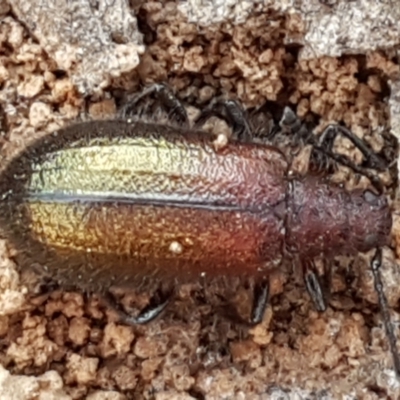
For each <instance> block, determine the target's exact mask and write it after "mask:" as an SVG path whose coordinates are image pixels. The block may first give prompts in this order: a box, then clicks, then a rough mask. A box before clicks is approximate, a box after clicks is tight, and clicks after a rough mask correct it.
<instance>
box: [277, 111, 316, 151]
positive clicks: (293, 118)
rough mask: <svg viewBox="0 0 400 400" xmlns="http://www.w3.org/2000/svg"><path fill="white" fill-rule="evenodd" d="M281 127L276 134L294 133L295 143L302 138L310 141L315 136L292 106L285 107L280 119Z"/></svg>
mask: <svg viewBox="0 0 400 400" xmlns="http://www.w3.org/2000/svg"><path fill="white" fill-rule="evenodd" d="M279 127H280V129H277V130H276V131H275V134H277V133H290V134H292V135H293V139H294V141H295V144H297V143H298V142H299V141H301V140H303V141H305V142H309V141H310V138H312V137H313V135H312V132H311V131H310V130H309V129H308V128H307V126H306V125H305V124H304V123H302V122H301V120H300V118H299V117H298V116H297V115H296V113H295V112H294V111H293V110H292V109H291V108H290V107H285V108H284V109H283V114H282V117H281V120H280V121H279Z"/></svg>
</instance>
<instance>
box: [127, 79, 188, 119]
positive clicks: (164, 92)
mask: <svg viewBox="0 0 400 400" xmlns="http://www.w3.org/2000/svg"><path fill="white" fill-rule="evenodd" d="M150 96H154V97H155V99H156V100H157V101H158V102H159V103H160V104H161V106H162V107H163V108H164V110H165V111H166V112H168V115H169V117H171V118H173V119H174V120H175V121H177V122H179V123H181V124H184V125H188V124H189V119H188V116H187V112H186V109H185V107H184V105H183V104H182V102H181V101H180V100H179V99H178V98H177V97H176V96H175V94H174V93H173V91H172V90H171V89H170V88H169V87H168V86H167V85H164V84H161V83H156V84H154V85H151V86H148V87H147V88H145V89H144V90H142V91H141V92H140V93H138V94H136V95H135V96H133V97H132V98H130V99H129V101H128V102H127V103H126V104H125V105H124V106H123V107H122V108H121V111H120V114H121V116H122V117H123V118H129V117H131V116H133V115H135V111H137V107H138V104H139V103H140V102H141V101H142V100H144V99H146V98H148V97H150Z"/></svg>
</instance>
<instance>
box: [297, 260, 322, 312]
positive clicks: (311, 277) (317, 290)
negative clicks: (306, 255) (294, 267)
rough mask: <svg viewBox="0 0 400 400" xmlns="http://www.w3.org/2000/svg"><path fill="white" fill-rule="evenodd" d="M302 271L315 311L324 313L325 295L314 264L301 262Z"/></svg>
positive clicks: (309, 261)
mask: <svg viewBox="0 0 400 400" xmlns="http://www.w3.org/2000/svg"><path fill="white" fill-rule="evenodd" d="M303 269H304V282H305V285H306V288H307V291H308V293H309V295H310V297H311V300H312V301H313V302H314V305H315V308H316V309H317V311H325V310H326V308H327V303H326V299H325V293H324V289H323V285H322V284H321V281H320V276H319V274H318V272H317V270H316V268H315V265H314V262H313V261H311V260H308V261H306V262H303Z"/></svg>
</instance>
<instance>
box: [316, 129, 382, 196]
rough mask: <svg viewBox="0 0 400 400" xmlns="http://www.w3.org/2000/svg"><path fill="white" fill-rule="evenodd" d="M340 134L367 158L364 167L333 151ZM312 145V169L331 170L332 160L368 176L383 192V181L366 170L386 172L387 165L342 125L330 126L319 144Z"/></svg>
mask: <svg viewBox="0 0 400 400" xmlns="http://www.w3.org/2000/svg"><path fill="white" fill-rule="evenodd" d="M339 134H341V135H343V136H344V137H345V138H347V139H349V140H350V141H351V142H352V143H353V144H354V145H355V147H356V148H358V149H359V150H360V151H361V153H362V154H363V156H364V158H365V161H364V163H363V166H358V165H356V164H354V163H353V162H352V161H351V160H350V159H349V158H348V157H347V156H345V155H343V154H338V153H335V152H334V151H333V144H334V142H335V139H336V138H337V136H338V135H339ZM311 144H312V145H313V151H312V153H311V157H310V165H311V166H312V167H313V168H312V169H319V170H320V169H321V167H322V169H329V168H330V167H331V166H332V162H331V161H330V160H333V161H335V162H337V163H339V164H342V165H344V166H346V167H348V168H350V169H352V170H353V171H354V172H356V173H359V174H360V175H364V176H366V177H367V178H368V179H369V180H370V181H371V183H372V184H373V185H374V186H375V187H376V189H377V190H378V191H379V192H380V193H381V192H382V191H383V185H382V182H381V180H380V179H379V178H378V177H377V176H376V175H375V174H372V173H371V172H369V171H368V170H366V168H372V169H376V170H378V171H384V170H385V169H387V168H388V166H387V164H386V163H385V161H384V160H383V159H381V158H380V157H379V156H378V155H377V154H376V153H375V152H374V151H373V150H372V149H371V148H370V147H369V146H368V145H367V143H365V142H364V141H363V140H361V139H360V138H358V137H357V136H356V135H354V134H353V133H352V132H350V131H349V130H348V129H347V128H345V127H343V126H340V125H329V126H328V127H327V128H326V129H325V130H324V132H323V133H322V135H321V137H320V139H319V142H318V143H311Z"/></svg>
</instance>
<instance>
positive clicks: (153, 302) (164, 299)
mask: <svg viewBox="0 0 400 400" xmlns="http://www.w3.org/2000/svg"><path fill="white" fill-rule="evenodd" d="M172 295H173V291H172V290H171V291H169V292H167V293H163V292H162V291H161V290H158V292H157V294H156V295H154V296H153V297H152V298H151V299H150V303H149V305H147V306H146V307H145V308H144V309H143V310H141V311H140V313H139V315H137V316H135V317H134V316H132V315H130V314H129V313H126V312H125V311H124V310H122V309H121V306H120V305H119V304H118V303H117V302H116V301H115V299H114V298H113V297H112V296H111V294H110V293H107V294H106V295H105V297H104V298H103V300H104V301H105V302H106V303H107V305H108V306H109V307H110V308H112V309H113V310H114V311H115V312H117V314H118V317H119V318H120V321H121V322H123V323H125V324H127V325H142V324H147V323H148V322H150V321H152V320H153V319H155V318H157V317H158V316H159V315H161V313H162V312H163V311H164V310H165V309H166V308H167V306H168V305H169V303H170V302H171V299H172Z"/></svg>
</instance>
